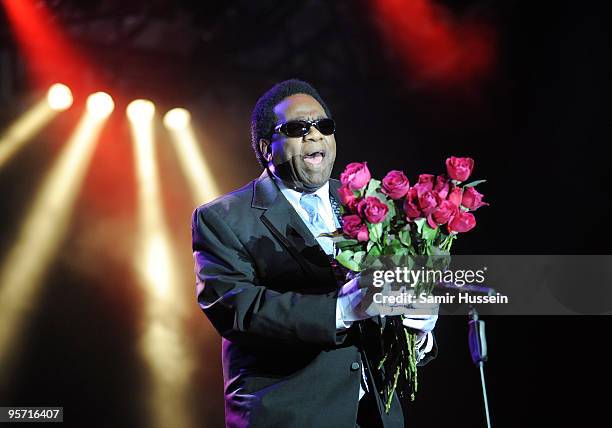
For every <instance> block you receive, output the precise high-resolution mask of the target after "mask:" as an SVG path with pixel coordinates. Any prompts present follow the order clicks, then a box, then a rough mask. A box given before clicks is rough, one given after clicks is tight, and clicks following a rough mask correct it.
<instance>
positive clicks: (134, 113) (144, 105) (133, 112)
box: [126, 100, 155, 123]
mask: <svg viewBox="0 0 612 428" xmlns="http://www.w3.org/2000/svg"><path fill="white" fill-rule="evenodd" d="M126 113H127V116H128V119H130V121H131V122H133V123H142V122H150V121H151V120H152V119H153V115H154V114H155V104H153V102H151V101H149V100H134V101H132V102H131V103H129V104H128V106H127V109H126Z"/></svg>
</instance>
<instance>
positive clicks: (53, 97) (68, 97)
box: [47, 83, 73, 111]
mask: <svg viewBox="0 0 612 428" xmlns="http://www.w3.org/2000/svg"><path fill="white" fill-rule="evenodd" d="M72 101H73V99H72V91H71V90H70V88H69V87H68V86H66V85H63V84H61V83H56V84H54V85H51V87H50V88H49V90H48V91H47V102H48V103H49V107H51V109H52V110H55V111H64V110H67V109H69V108H70V106H71V105H72Z"/></svg>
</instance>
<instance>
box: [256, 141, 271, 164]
mask: <svg viewBox="0 0 612 428" xmlns="http://www.w3.org/2000/svg"><path fill="white" fill-rule="evenodd" d="M259 151H260V152H261V155H262V156H263V158H264V159H265V160H266V161H267V162H270V160H271V159H272V152H271V151H270V141H269V140H266V139H265V138H261V139H260V140H259Z"/></svg>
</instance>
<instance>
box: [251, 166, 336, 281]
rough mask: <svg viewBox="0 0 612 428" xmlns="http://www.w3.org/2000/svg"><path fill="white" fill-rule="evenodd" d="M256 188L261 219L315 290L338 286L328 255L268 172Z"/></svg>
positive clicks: (254, 190)
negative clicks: (309, 278) (320, 287)
mask: <svg viewBox="0 0 612 428" xmlns="http://www.w3.org/2000/svg"><path fill="white" fill-rule="evenodd" d="M330 184H331V183H330ZM253 186H254V189H253V201H252V203H251V206H252V207H253V208H257V209H261V210H263V211H264V212H263V213H262V215H261V217H260V218H261V221H262V222H263V223H264V224H265V226H266V227H267V228H268V229H269V230H270V232H271V233H272V234H273V235H274V236H275V237H276V239H277V240H278V241H279V242H280V243H281V244H282V245H283V246H284V247H285V249H286V250H287V251H288V252H289V253H290V254H291V255H292V256H293V258H294V259H295V260H296V261H297V263H298V264H299V265H300V267H301V268H302V270H303V271H304V273H305V274H306V275H307V276H309V277H311V278H312V279H313V280H314V281H315V283H314V284H313V287H315V288H317V287H319V286H323V287H325V288H327V287H326V285H325V284H326V283H329V284H333V286H334V287H335V286H336V284H335V278H334V275H333V272H332V270H331V266H330V263H329V258H328V256H327V254H325V252H324V251H323V250H322V248H321V246H320V245H319V243H318V242H317V240H316V239H315V237H314V236H313V235H312V233H311V232H310V230H309V229H308V227H307V226H306V225H305V224H304V222H303V221H302V219H301V218H300V216H299V215H298V213H297V212H295V210H294V209H293V207H292V206H291V204H290V203H289V202H288V201H287V200H286V199H285V197H284V196H283V194H282V193H281V192H280V190H279V189H278V187H277V186H276V184H275V183H274V180H273V179H272V178H271V177H270V176H269V175H268V172H267V171H264V172H263V173H262V174H261V176H260V177H259V178H258V179H257V180H255V182H254V184H253ZM330 189H331V185H330ZM330 191H331V190H330ZM336 194H337V192H336ZM319 284H320V285H319Z"/></svg>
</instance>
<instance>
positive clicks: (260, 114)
mask: <svg viewBox="0 0 612 428" xmlns="http://www.w3.org/2000/svg"><path fill="white" fill-rule="evenodd" d="M295 94H306V95H310V96H311V97H313V98H314V99H315V100H317V101H318V102H319V104H321V107H323V110H325V114H326V115H327V117H331V113H330V111H329V109H328V108H327V105H326V104H325V102H324V101H323V99H322V98H321V96H320V95H319V93H318V92H317V90H316V89H315V88H313V87H312V86H311V85H310V84H309V83H307V82H304V81H302V80H298V79H289V80H285V81H283V82H280V83H277V84H276V85H274V86H273V87H272V88H271V89H269V90H268V91H267V92H266V93H265V94H263V95H262V96H261V97H260V98H259V99H258V100H257V103H256V104H255V108H253V113H252V115H251V146H252V147H253V151H254V152H255V157H256V158H257V160H258V161H259V163H260V164H261V166H264V167H265V166H266V160H265V159H264V157H263V154H262V153H261V152H260V150H259V140H260V139H262V138H265V139H267V140H269V139H271V138H272V131H274V125H275V124H276V120H277V117H276V115H275V114H274V107H276V105H277V104H278V103H280V102H281V101H282V100H284V99H285V98H287V97H290V96H291V95H295Z"/></svg>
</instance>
